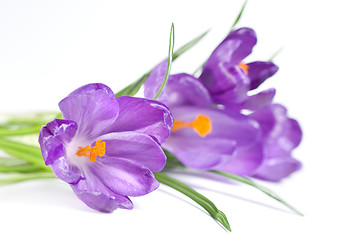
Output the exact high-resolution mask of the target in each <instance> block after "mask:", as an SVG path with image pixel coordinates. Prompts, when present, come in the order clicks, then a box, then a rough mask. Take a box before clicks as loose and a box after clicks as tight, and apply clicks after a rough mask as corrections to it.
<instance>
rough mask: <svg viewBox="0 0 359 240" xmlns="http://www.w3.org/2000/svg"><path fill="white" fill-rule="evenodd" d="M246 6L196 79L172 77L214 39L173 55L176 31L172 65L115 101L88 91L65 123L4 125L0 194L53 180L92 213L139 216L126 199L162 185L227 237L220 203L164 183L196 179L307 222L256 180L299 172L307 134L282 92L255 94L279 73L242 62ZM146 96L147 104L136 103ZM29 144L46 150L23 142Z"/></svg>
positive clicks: (79, 92) (247, 45)
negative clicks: (178, 175) (279, 206)
mask: <svg viewBox="0 0 359 240" xmlns="http://www.w3.org/2000/svg"><path fill="white" fill-rule="evenodd" d="M244 6H245V5H244ZM244 6H243V8H242V10H241V12H240V14H239V16H238V18H237V19H236V21H235V23H234V24H233V26H232V30H231V31H230V33H229V34H228V36H226V37H225V38H224V40H223V41H222V42H221V43H220V44H219V45H218V47H217V48H216V49H215V50H214V51H213V52H212V54H211V55H210V56H209V58H208V59H207V61H206V62H205V63H204V64H203V65H202V66H200V67H199V68H198V70H197V71H196V73H194V74H192V75H191V74H188V73H178V74H170V69H171V65H172V63H173V62H174V61H175V60H176V59H177V58H178V57H179V56H180V55H182V54H183V53H185V52H186V51H187V50H188V49H190V48H191V47H193V46H194V45H195V44H197V43H198V42H199V41H200V40H201V39H202V38H203V37H204V36H205V35H206V34H207V32H205V33H204V34H202V35H200V36H198V37H196V38H195V39H193V40H192V41H190V42H189V43H187V44H186V45H184V46H182V47H180V48H179V49H178V50H177V51H174V27H173V24H172V28H171V32H170V44H169V54H168V57H167V58H166V59H165V60H164V61H163V62H161V63H159V64H158V65H157V66H156V67H154V68H153V69H152V70H151V71H149V72H147V73H145V74H144V75H143V76H142V77H141V78H140V79H138V80H137V81H135V82H133V83H132V84H130V85H129V86H127V87H126V88H125V89H123V90H121V91H119V92H117V93H116V94H115V93H114V92H113V91H112V90H111V89H110V88H109V87H108V86H106V85H104V84H101V83H92V84H88V85H85V86H82V87H80V88H78V89H76V90H74V91H73V92H71V93H70V94H69V95H68V96H66V97H65V98H64V99H62V100H61V101H60V102H59V108H60V111H61V113H55V114H51V113H36V114H34V115H31V116H23V117H18V116H17V117H8V118H6V119H5V120H3V122H2V123H1V126H0V149H1V150H3V152H5V153H6V154H7V156H6V157H2V158H1V159H0V173H1V175H0V176H1V178H0V184H9V183H14V182H20V181H25V180H31V179H39V178H53V177H56V178H59V179H61V180H63V181H65V182H66V183H68V184H69V185H70V186H71V188H72V189H73V191H74V193H75V194H76V196H77V197H78V198H79V199H80V200H81V201H83V202H84V203H85V204H86V205H87V206H89V207H90V208H93V209H96V210H98V211H101V212H106V213H109V212H112V211H114V210H115V209H117V208H124V209H132V208H133V203H132V202H131V200H130V198H129V197H137V196H142V195H145V194H148V193H151V192H152V191H154V190H156V189H157V188H158V186H159V184H160V183H162V184H165V185H168V186H169V187H172V188H174V189H176V190H177V191H179V192H181V193H183V194H184V195H186V196H188V197H189V198H191V199H192V200H194V201H195V202H196V203H197V204H199V205H200V206H201V207H203V208H204V209H205V210H206V211H207V212H208V213H209V214H210V216H212V217H213V218H214V219H215V220H217V221H218V222H219V223H221V224H222V225H223V226H224V227H225V228H226V229H227V230H229V231H230V225H229V223H228V220H227V218H226V216H225V214H224V213H223V212H221V211H220V210H218V209H217V207H216V206H215V204H214V203H212V202H211V201H210V200H209V199H208V198H206V197H205V196H203V195H201V194H200V193H198V192H196V191H195V190H194V189H192V188H190V187H189V186H187V185H185V184H184V183H182V182H180V181H178V180H176V179H174V178H172V177H170V176H169V175H168V174H167V172H169V171H171V170H172V169H173V168H179V169H181V171H188V170H191V169H192V170H193V169H194V170H196V171H198V172H199V173H201V172H211V174H217V175H221V176H223V177H226V178H230V179H233V180H236V181H240V182H242V183H245V184H248V185H250V186H253V187H254V188H257V189H258V190H260V191H262V192H264V193H265V194H267V195H268V196H270V197H272V198H274V199H276V200H278V201H279V202H281V203H283V204H284V205H285V206H287V207H288V208H290V209H291V210H293V211H294V212H296V213H297V214H299V215H301V213H300V212H299V211H297V210H296V209H295V208H293V207H292V206H290V205H289V204H288V203H286V202H285V201H284V200H283V199H281V198H280V197H279V196H277V195H276V194H274V193H273V192H271V191H270V190H268V189H267V188H265V187H262V186H259V185H258V184H256V183H255V182H254V181H253V180H252V179H251V178H257V179H261V180H267V181H272V182H277V181H280V180H281V179H283V178H285V177H287V176H288V175H290V174H291V173H293V172H295V171H297V170H299V169H300V167H301V163H300V162H299V161H297V160H296V159H294V158H293V157H292V156H291V152H292V150H293V149H294V148H296V147H297V146H298V145H299V143H300V141H301V138H302V132H301V129H300V126H299V124H298V122H297V121H296V120H294V119H292V118H289V117H288V116H287V110H286V108H285V107H284V106H282V105H280V104H277V103H273V98H274V95H275V89H267V90H264V91H260V92H256V93H253V92H255V91H252V90H256V89H257V88H258V87H259V86H260V85H261V84H262V83H263V82H264V81H265V80H266V79H267V78H269V77H271V76H273V75H274V74H275V73H276V72H277V70H278V67H277V66H276V65H275V64H274V63H273V62H272V61H257V62H251V63H248V62H246V61H245V58H246V57H247V56H248V55H249V54H250V53H251V51H252V48H253V47H254V45H255V44H256V40H257V39H256V34H255V32H254V31H253V30H252V29H250V28H239V29H236V28H235V26H236V25H237V23H238V20H239V19H240V16H241V14H242V12H243V9H244ZM142 86H143V87H144V97H145V98H138V97H133V96H134V95H135V94H137V93H138V91H139V90H140V89H141V87H142ZM53 118H54V119H53ZM51 119H53V120H51ZM25 135H28V136H30V138H31V137H34V138H36V139H38V143H39V145H33V144H29V143H28V142H27V141H28V139H25V140H26V141H24V139H23V137H24V136H25ZM19 136H20V138H19ZM48 166H50V167H48Z"/></svg>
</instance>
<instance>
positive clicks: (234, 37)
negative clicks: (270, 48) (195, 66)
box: [204, 28, 257, 68]
mask: <svg viewBox="0 0 359 240" xmlns="http://www.w3.org/2000/svg"><path fill="white" fill-rule="evenodd" d="M256 43H257V37H256V34H255V32H254V31H253V30H252V29H250V28H239V29H237V30H235V31H233V32H231V33H230V34H229V35H228V36H227V37H226V38H225V39H224V40H223V41H222V42H221V43H220V44H219V45H218V47H217V48H216V49H215V50H214V51H213V53H212V54H211V56H210V57H209V59H208V61H207V63H206V64H205V66H204V68H206V67H209V66H210V67H213V66H216V65H217V64H218V63H219V62H225V63H229V64H230V65H237V64H238V63H240V62H242V60H243V59H244V58H245V57H247V56H248V55H249V54H250V53H251V52H252V48H253V47H254V45H255V44H256Z"/></svg>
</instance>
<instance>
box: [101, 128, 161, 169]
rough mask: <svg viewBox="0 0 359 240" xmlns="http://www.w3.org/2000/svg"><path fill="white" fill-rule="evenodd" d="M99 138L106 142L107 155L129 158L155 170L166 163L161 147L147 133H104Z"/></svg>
mask: <svg viewBox="0 0 359 240" xmlns="http://www.w3.org/2000/svg"><path fill="white" fill-rule="evenodd" d="M99 139H100V140H103V141H105V142H106V153H105V156H106V157H119V158H121V159H127V160H128V161H130V162H133V163H134V164H136V165H139V166H144V167H146V168H148V169H150V170H151V171H154V172H159V171H161V170H162V169H163V167H164V166H165V164H166V156H165V155H164V153H163V151H162V149H161V147H160V146H159V145H158V144H157V142H156V141H155V140H153V139H152V138H151V137H150V136H148V135H146V134H142V133H137V132H118V133H109V134H106V135H102V136H100V137H99ZM101 159H102V158H100V159H99V161H102V160H101Z"/></svg>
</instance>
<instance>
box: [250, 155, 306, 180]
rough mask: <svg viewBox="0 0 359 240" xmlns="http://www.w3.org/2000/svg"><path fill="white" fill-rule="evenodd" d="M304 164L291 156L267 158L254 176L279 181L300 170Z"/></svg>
mask: <svg viewBox="0 0 359 240" xmlns="http://www.w3.org/2000/svg"><path fill="white" fill-rule="evenodd" d="M301 166H302V164H301V163H300V162H299V161H297V160H296V159H294V158H292V157H290V156H284V157H278V158H269V159H266V160H265V162H264V163H263V164H262V166H261V167H260V168H259V169H258V170H257V171H256V173H255V174H254V176H253V177H256V178H259V179H263V180H266V181H273V182H278V181H280V180H281V179H282V178H285V177H287V176H289V175H290V174H291V173H293V172H295V171H298V170H299V169H300V168H301Z"/></svg>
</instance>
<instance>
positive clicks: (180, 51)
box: [172, 30, 209, 61]
mask: <svg viewBox="0 0 359 240" xmlns="http://www.w3.org/2000/svg"><path fill="white" fill-rule="evenodd" d="M208 32H209V30H207V31H205V32H204V33H202V34H201V35H199V36H198V37H196V38H194V39H193V40H191V41H189V42H188V43H186V44H185V45H183V46H182V47H180V48H179V49H177V50H176V51H175V52H174V53H173V56H172V61H175V60H176V59H177V58H178V57H179V56H181V55H182V54H183V53H185V52H187V51H188V50H189V49H191V48H192V47H193V46H194V45H196V44H197V43H198V42H199V41H201V40H202V38H203V37H204V36H206V35H207V33H208Z"/></svg>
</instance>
